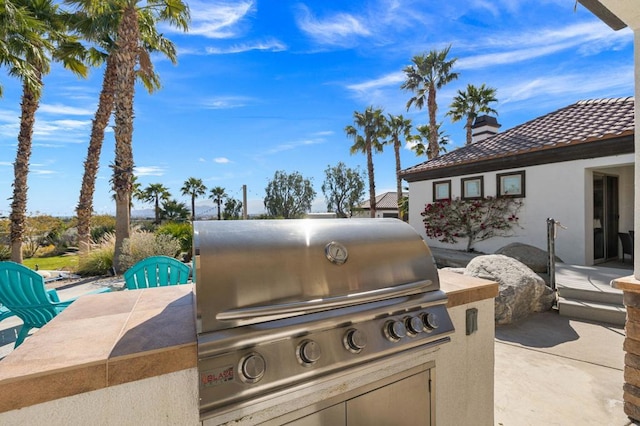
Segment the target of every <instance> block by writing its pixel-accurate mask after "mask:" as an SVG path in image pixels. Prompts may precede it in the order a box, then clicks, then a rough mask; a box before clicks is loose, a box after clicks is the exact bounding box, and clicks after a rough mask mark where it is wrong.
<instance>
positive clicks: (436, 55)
mask: <svg viewBox="0 0 640 426" xmlns="http://www.w3.org/2000/svg"><path fill="white" fill-rule="evenodd" d="M450 49H451V45H449V47H447V48H446V49H443V50H440V51H437V50H432V51H431V52H429V53H428V54H422V55H417V56H414V57H413V59H412V62H413V63H414V65H408V66H406V67H405V68H404V70H403V71H404V73H405V74H406V80H405V82H404V83H402V85H401V86H400V88H402V89H405V90H411V91H412V92H414V93H415V95H414V96H413V97H411V99H409V101H408V102H407V111H408V110H409V108H411V105H414V104H415V106H416V107H417V108H418V109H422V107H423V106H424V103H425V100H426V102H427V109H428V112H429V126H430V127H431V129H432V131H431V132H430V135H431V137H430V139H429V149H428V150H427V153H428V154H429V155H431V156H430V157H429V159H431V158H435V157H437V156H438V154H439V152H440V149H439V147H438V132H437V131H436V128H437V121H436V115H437V112H438V103H437V101H436V93H437V91H438V90H440V89H441V88H442V87H443V86H444V85H445V84H447V83H450V82H451V81H453V80H455V79H457V78H458V73H456V72H451V68H453V64H455V62H456V58H454V59H451V60H447V55H448V54H449V50H450Z"/></svg>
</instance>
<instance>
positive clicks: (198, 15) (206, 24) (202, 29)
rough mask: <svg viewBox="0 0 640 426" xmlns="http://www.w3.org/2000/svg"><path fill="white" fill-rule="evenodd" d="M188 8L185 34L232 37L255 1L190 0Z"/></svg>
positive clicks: (237, 34) (239, 32)
mask: <svg viewBox="0 0 640 426" xmlns="http://www.w3.org/2000/svg"><path fill="white" fill-rule="evenodd" d="M189 9H190V11H191V24H190V26H189V32H188V33H187V34H190V35H198V36H203V37H207V38H215V39H223V38H233V37H237V36H239V35H240V34H241V33H242V29H241V28H239V24H240V23H241V22H242V20H243V18H245V17H246V16H247V15H248V14H250V13H251V12H252V11H253V10H255V2H254V1H252V0H244V1H240V2H232V1H196V0H190V1H189ZM172 31H176V30H175V29H172Z"/></svg>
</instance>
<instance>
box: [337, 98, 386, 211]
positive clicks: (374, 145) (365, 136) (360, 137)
mask: <svg viewBox="0 0 640 426" xmlns="http://www.w3.org/2000/svg"><path fill="white" fill-rule="evenodd" d="M353 123H354V124H355V127H354V126H351V125H349V126H347V127H345V129H344V131H345V133H346V134H347V137H350V138H353V140H354V143H353V145H352V146H351V149H350V152H351V154H355V153H363V154H366V155H367V174H368V175H369V206H370V207H371V211H370V214H371V217H376V183H375V179H374V174H373V173H374V172H373V155H372V153H373V151H375V152H382V149H383V145H384V144H383V142H381V141H380V139H384V138H385V137H386V136H387V135H388V133H389V128H388V126H387V120H386V119H385V117H384V115H383V114H382V109H375V110H374V109H373V107H372V106H370V107H367V109H366V110H365V111H364V112H358V111H354V112H353ZM356 127H358V128H360V129H362V134H359V133H358V130H357V129H356Z"/></svg>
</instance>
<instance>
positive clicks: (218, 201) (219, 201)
mask: <svg viewBox="0 0 640 426" xmlns="http://www.w3.org/2000/svg"><path fill="white" fill-rule="evenodd" d="M220 203H222V200H221V199H220V197H218V198H217V199H216V204H217V205H218V220H221V217H220Z"/></svg>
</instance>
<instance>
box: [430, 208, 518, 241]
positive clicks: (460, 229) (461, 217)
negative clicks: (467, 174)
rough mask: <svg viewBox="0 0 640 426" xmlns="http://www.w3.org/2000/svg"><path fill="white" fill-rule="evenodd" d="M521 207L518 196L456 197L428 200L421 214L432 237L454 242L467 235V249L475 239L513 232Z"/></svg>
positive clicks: (480, 239) (481, 239) (485, 238)
mask: <svg viewBox="0 0 640 426" xmlns="http://www.w3.org/2000/svg"><path fill="white" fill-rule="evenodd" d="M520 207H522V201H521V200H520V199H516V198H493V197H486V198H481V199H478V200H461V199H459V198H456V199H455V200H442V201H436V202H434V203H430V204H427V205H426V206H425V208H424V211H423V212H422V213H421V215H422V216H423V217H424V219H422V221H423V222H424V227H425V230H426V232H427V236H428V237H430V238H436V239H438V241H440V242H443V243H450V244H453V243H457V242H458V239H459V238H466V239H467V251H472V250H473V244H474V243H475V242H478V241H484V240H487V239H489V238H492V237H497V236H508V235H510V234H511V230H512V228H513V227H514V226H516V225H517V224H518V211H519V210H520Z"/></svg>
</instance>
